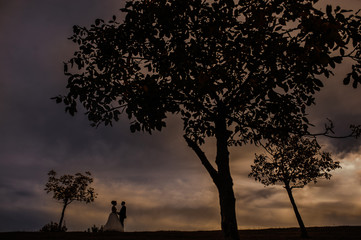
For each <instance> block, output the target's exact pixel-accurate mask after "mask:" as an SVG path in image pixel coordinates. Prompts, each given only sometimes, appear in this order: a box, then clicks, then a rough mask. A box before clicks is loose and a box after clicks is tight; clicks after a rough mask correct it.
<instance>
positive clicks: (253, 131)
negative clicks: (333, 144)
mask: <svg viewBox="0 0 361 240" xmlns="http://www.w3.org/2000/svg"><path fill="white" fill-rule="evenodd" d="M316 2H317V1H316V0H296V1H295V0H292V1H290V0H289V1H283V0H272V1H263V0H256V1H253V0H252V1H239V2H238V3H235V2H234V1H230V0H216V1H201V0H184V1H176V0H152V1H128V2H127V3H126V6H125V8H123V9H121V11H122V12H123V13H125V19H124V21H122V22H117V20H116V18H115V16H114V17H113V19H112V20H111V21H109V22H108V23H105V22H104V21H103V20H101V19H96V21H95V24H93V25H92V26H91V27H90V28H85V27H80V26H74V35H73V36H72V37H71V39H72V40H73V41H74V42H75V43H77V44H79V51H77V52H75V54H74V57H73V58H72V59H70V60H69V61H68V62H66V63H65V65H64V66H65V73H66V75H67V76H68V77H69V80H68V86H67V87H68V88H69V92H68V94H67V95H66V96H59V97H57V101H58V102H61V101H64V103H65V104H66V105H67V108H66V110H67V111H68V112H69V113H70V114H74V113H75V112H76V111H77V102H78V101H79V102H81V103H82V104H83V106H84V107H85V109H86V110H87V112H86V114H87V115H88V118H89V120H90V121H91V122H92V123H93V124H94V125H98V124H101V123H105V124H106V125H107V124H111V123H112V122H113V121H117V120H118V119H119V115H120V114H121V113H123V112H126V114H127V115H128V117H129V119H131V130H132V131H139V130H143V131H148V132H151V131H153V130H155V129H157V130H161V129H162V128H163V127H165V125H166V123H165V119H166V118H167V114H168V113H180V114H181V116H182V119H183V120H184V128H185V133H186V134H187V136H188V137H190V138H192V139H194V140H196V141H198V142H199V143H203V142H204V139H205V137H210V136H214V135H215V124H214V121H213V120H214V119H215V118H217V115H221V114H222V115H223V116H225V117H226V121H227V126H229V127H230V128H231V129H230V131H231V132H232V135H231V137H230V139H229V142H230V143H232V144H242V143H244V142H247V141H249V140H258V139H260V138H262V137H268V136H269V135H271V134H274V133H279V132H280V131H282V129H283V131H282V132H290V131H293V132H299V131H306V130H307V126H308V119H307V116H306V114H305V110H306V107H307V106H310V105H312V104H313V103H314V97H313V95H314V93H315V92H316V91H319V90H320V88H321V87H322V86H323V83H322V81H321V79H322V77H323V76H326V77H329V76H330V75H332V68H334V67H335V66H336V64H339V63H341V62H342V61H343V60H344V59H345V58H350V59H352V60H353V61H354V65H353V68H352V72H351V73H349V74H348V75H346V76H345V79H344V83H345V84H349V83H350V81H351V78H352V79H353V80H352V82H353V83H352V84H353V86H354V87H357V84H358V83H359V81H360V70H359V69H360V68H359V66H360V63H361V59H360V45H359V42H360V40H361V38H360V21H359V20H360V17H359V16H358V15H353V14H351V13H349V11H347V10H343V9H341V8H340V7H336V8H333V7H331V6H327V8H326V12H322V11H320V10H317V9H316V8H315V7H314V4H315V3H316ZM70 67H71V69H73V68H74V67H75V68H77V69H78V70H79V71H70V70H69V69H70ZM273 129H276V130H275V131H272V130H273Z"/></svg>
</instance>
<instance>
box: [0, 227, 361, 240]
mask: <svg viewBox="0 0 361 240" xmlns="http://www.w3.org/2000/svg"><path fill="white" fill-rule="evenodd" d="M308 232H309V235H310V237H311V239H313V240H360V236H361V226H341V227H311V228H309V229H308ZM239 234H240V239H242V240H296V239H301V237H300V232H299V229H298V228H277V229H276V228H274V229H261V230H240V231H239ZM0 239H2V240H20V239H34V240H45V239H53V240H60V239H61V240H73V239H74V240H75V239H76V240H100V239H106V240H115V239H117V240H135V239H136V240H184V239H192V240H204V239H207V240H219V239H223V234H222V232H221V231H196V232H180V231H159V232H124V233H116V232H103V233H88V232H65V233H64V232H60V233H41V232H9V233H0Z"/></svg>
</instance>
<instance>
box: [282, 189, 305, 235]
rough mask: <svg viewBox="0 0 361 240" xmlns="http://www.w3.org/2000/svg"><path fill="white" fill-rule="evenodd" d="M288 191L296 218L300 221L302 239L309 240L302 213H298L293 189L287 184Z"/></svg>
mask: <svg viewBox="0 0 361 240" xmlns="http://www.w3.org/2000/svg"><path fill="white" fill-rule="evenodd" d="M286 190H287V193H288V197H289V198H290V201H291V204H292V207H293V210H294V212H295V215H296V218H297V221H298V225H300V229H301V237H302V238H309V236H308V233H307V230H306V227H305V225H304V224H303V221H302V218H301V215H300V213H299V212H298V209H297V205H296V202H295V199H294V198H293V195H292V189H291V188H290V186H289V185H287V184H286Z"/></svg>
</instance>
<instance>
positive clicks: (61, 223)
mask: <svg viewBox="0 0 361 240" xmlns="http://www.w3.org/2000/svg"><path fill="white" fill-rule="evenodd" d="M67 206H68V201H67V200H65V201H64V206H63V211H61V217H60V221H59V231H61V230H62V225H63V219H64V214H65V208H66V207H67Z"/></svg>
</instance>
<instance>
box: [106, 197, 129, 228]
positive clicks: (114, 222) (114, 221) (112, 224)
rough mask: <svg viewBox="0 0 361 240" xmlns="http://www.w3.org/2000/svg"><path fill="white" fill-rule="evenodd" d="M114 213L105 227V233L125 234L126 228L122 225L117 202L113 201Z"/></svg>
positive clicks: (110, 215)
mask: <svg viewBox="0 0 361 240" xmlns="http://www.w3.org/2000/svg"><path fill="white" fill-rule="evenodd" d="M111 204H112V205H113V206H112V212H111V213H110V214H109V217H108V221H107V223H106V224H105V225H104V231H117V232H124V228H123V226H122V224H121V223H120V220H119V218H118V215H117V208H116V207H115V206H116V205H117V201H111Z"/></svg>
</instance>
